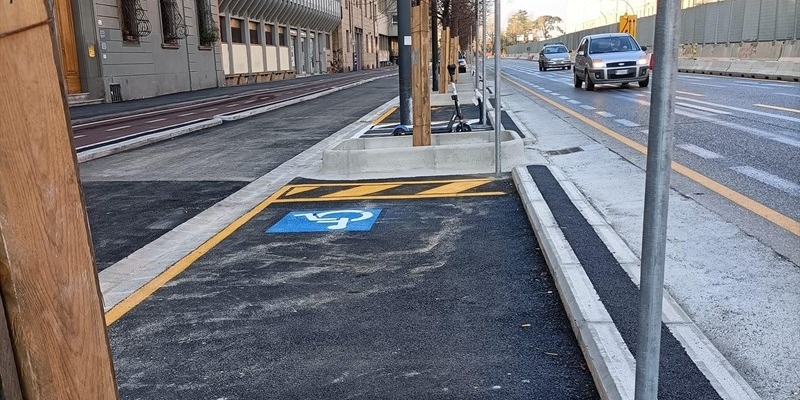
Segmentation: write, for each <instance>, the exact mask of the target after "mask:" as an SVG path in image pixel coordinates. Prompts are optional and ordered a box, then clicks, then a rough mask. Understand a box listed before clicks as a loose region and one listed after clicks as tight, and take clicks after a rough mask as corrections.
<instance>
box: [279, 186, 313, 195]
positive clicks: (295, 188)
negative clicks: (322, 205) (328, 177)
mask: <svg viewBox="0 0 800 400" xmlns="http://www.w3.org/2000/svg"><path fill="white" fill-rule="evenodd" d="M314 189H319V186H293V187H292V188H291V190H289V191H288V192H286V196H294V195H296V194H300V193H305V192H308V191H311V190H314Z"/></svg>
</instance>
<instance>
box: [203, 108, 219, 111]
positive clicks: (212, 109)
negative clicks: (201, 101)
mask: <svg viewBox="0 0 800 400" xmlns="http://www.w3.org/2000/svg"><path fill="white" fill-rule="evenodd" d="M203 111H217V109H216V108H209V109H207V110H203Z"/></svg>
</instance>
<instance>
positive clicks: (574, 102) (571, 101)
mask: <svg viewBox="0 0 800 400" xmlns="http://www.w3.org/2000/svg"><path fill="white" fill-rule="evenodd" d="M567 103H572V104H581V102H580V101H578V100H568V101H567Z"/></svg>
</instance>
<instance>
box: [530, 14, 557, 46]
mask: <svg viewBox="0 0 800 400" xmlns="http://www.w3.org/2000/svg"><path fill="white" fill-rule="evenodd" d="M562 22H563V21H562V20H561V17H554V16H552V15H542V16H541V17H539V18H536V20H535V21H533V26H534V29H535V30H536V31H537V33H541V38H542V39H543V40H548V39H551V38H552V37H553V32H558V34H559V35H563V34H564V29H561V27H560V26H559V24H561V23H562Z"/></svg>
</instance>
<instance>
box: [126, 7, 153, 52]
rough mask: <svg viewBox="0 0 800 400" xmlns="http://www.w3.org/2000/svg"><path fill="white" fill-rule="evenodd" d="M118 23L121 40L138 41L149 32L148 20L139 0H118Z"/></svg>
mask: <svg viewBox="0 0 800 400" xmlns="http://www.w3.org/2000/svg"><path fill="white" fill-rule="evenodd" d="M119 9H120V23H121V24H122V40H124V41H126V42H133V43H139V39H140V38H142V37H145V36H147V35H149V34H150V31H151V30H150V20H148V19H147V13H146V12H145V11H144V9H143V8H142V5H141V4H140V3H139V0H120V7H119Z"/></svg>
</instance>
